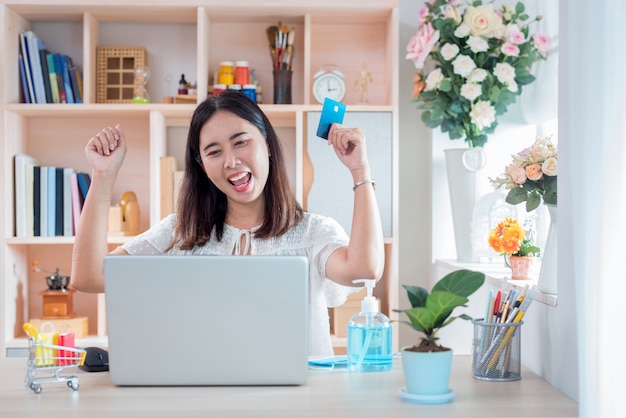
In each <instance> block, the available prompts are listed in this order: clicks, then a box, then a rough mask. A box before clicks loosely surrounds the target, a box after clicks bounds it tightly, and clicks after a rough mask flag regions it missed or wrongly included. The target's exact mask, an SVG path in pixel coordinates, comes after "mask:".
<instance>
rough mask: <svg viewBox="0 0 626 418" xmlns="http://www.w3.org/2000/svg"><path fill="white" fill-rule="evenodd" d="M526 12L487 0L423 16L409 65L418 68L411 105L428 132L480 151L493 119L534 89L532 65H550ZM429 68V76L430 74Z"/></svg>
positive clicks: (440, 1)
mask: <svg viewBox="0 0 626 418" xmlns="http://www.w3.org/2000/svg"><path fill="white" fill-rule="evenodd" d="M524 10H525V8H524V5H523V4H522V3H521V2H518V3H517V5H516V6H515V8H514V9H513V8H510V7H508V6H503V7H502V9H500V10H497V11H496V10H494V9H493V4H491V3H487V4H483V2H482V0H475V1H467V2H465V1H463V0H429V1H428V2H427V3H426V4H425V5H424V7H423V8H422V9H421V10H420V13H419V24H418V28H417V33H416V34H415V36H413V38H412V39H411V41H410V42H409V44H408V46H407V55H406V58H407V59H410V60H412V61H413V62H414V63H415V68H416V69H417V72H416V74H415V77H414V79H413V82H414V84H415V88H414V90H413V99H414V100H415V101H416V102H418V103H419V105H418V108H419V109H423V110H424V112H423V113H422V121H423V122H424V123H425V124H426V126H428V127H429V128H436V127H439V126H440V127H441V130H442V132H447V133H448V135H449V136H450V139H460V138H464V139H465V141H466V142H467V143H468V145H469V146H470V147H482V146H483V145H484V144H485V143H486V142H487V134H490V133H493V131H494V130H495V128H496V126H497V121H496V117H497V116H498V115H502V114H504V112H506V109H507V106H508V105H510V104H512V103H514V102H515V98H516V96H518V95H519V94H521V91H522V86H524V85H526V84H529V83H532V82H533V81H534V79H535V77H534V76H533V75H532V74H531V73H530V68H531V66H532V65H533V63H534V62H535V61H537V60H539V59H545V58H546V56H547V52H548V43H549V42H548V39H547V37H546V36H544V35H542V34H540V33H535V34H534V35H533V36H532V37H531V36H529V28H528V25H529V24H530V23H532V22H534V21H539V20H540V19H541V16H539V17H536V18H535V19H534V20H532V21H530V22H529V23H528V24H527V23H525V22H526V21H528V20H529V17H528V15H526V14H525V12H524ZM427 67H428V68H429V69H428V70H427V69H426V68H427Z"/></svg>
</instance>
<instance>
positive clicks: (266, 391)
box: [0, 356, 578, 418]
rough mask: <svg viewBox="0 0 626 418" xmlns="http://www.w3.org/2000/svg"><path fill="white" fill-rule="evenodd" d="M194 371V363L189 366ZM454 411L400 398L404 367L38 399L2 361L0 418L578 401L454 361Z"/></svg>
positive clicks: (19, 369)
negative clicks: (281, 383) (291, 380)
mask: <svg viewBox="0 0 626 418" xmlns="http://www.w3.org/2000/svg"><path fill="white" fill-rule="evenodd" d="M190 366H192V364H190ZM452 370H453V371H452V378H451V382H450V386H451V388H452V389H453V390H454V391H455V392H456V396H455V398H454V399H453V400H452V402H451V403H449V404H442V405H417V404H412V403H407V402H405V401H403V400H402V399H401V398H400V396H399V395H398V393H397V390H398V388H400V387H401V386H404V380H403V376H402V370H401V360H400V359H396V360H394V369H393V370H392V371H389V372H381V373H348V372H347V371H346V370H345V369H339V370H334V371H321V370H312V371H311V373H310V375H309V379H308V382H307V384H306V385H304V386H291V387H116V386H114V385H112V384H111V382H110V380H109V376H108V373H106V372H101V373H85V372H82V371H80V370H78V369H76V368H70V369H66V370H64V372H69V373H72V374H76V375H77V376H78V377H79V383H80V388H79V390H78V391H76V392H74V391H72V390H71V389H70V388H68V387H67V386H66V385H65V383H55V384H47V385H43V386H42V387H43V391H42V393H41V394H39V395H37V394H35V393H34V392H33V391H32V390H30V389H29V388H27V387H25V386H24V378H25V376H26V359H25V358H19V359H17V358H3V359H0V416H2V417H11V418H19V417H39V416H40V417H46V418H55V417H63V418H68V417H90V418H94V417H109V416H111V417H130V416H133V417H144V416H150V417H172V418H173V417H176V418H178V417H187V416H195V417H199V416H206V417H208V416H211V417H272V418H275V417H290V418H291V417H324V418H331V417H346V418H348V417H349V418H352V417H376V418H386V417H394V418H401V417H420V418H428V417H437V418H445V417H481V418H486V417H575V416H577V415H578V407H577V405H576V403H575V402H573V401H572V400H570V399H569V398H567V397H566V396H565V395H563V394H562V393H561V392H559V391H558V390H556V389H555V388H553V387H552V386H550V385H549V384H548V383H547V382H545V381H544V380H543V379H541V378H539V377H537V376H536V375H534V374H532V373H531V372H530V371H528V370H527V369H523V370H522V379H521V380H518V381H514V382H500V383H497V382H485V381H480V380H476V379H474V378H473V377H472V372H471V358H470V357H469V356H455V358H454V363H453V369H452Z"/></svg>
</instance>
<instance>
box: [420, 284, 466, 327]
mask: <svg viewBox="0 0 626 418" xmlns="http://www.w3.org/2000/svg"><path fill="white" fill-rule="evenodd" d="M467 301H468V299H467V298H466V297H464V296H459V295H457V294H454V293H450V292H445V291H433V292H432V293H431V294H430V296H429V297H428V298H427V299H426V308H427V309H429V310H430V312H431V313H432V321H433V322H432V323H431V324H429V326H430V328H438V327H441V326H442V325H443V323H444V321H445V320H446V319H447V318H448V317H449V316H450V314H451V313H452V310H453V309H454V308H456V307H457V306H463V305H465V304H466V303H467Z"/></svg>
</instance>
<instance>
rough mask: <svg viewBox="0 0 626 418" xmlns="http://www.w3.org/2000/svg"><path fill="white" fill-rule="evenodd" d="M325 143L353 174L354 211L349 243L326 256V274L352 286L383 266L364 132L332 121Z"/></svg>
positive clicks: (377, 274)
mask: <svg viewBox="0 0 626 418" xmlns="http://www.w3.org/2000/svg"><path fill="white" fill-rule="evenodd" d="M328 145H329V146H332V147H333V149H334V150H335V153H336V154H337V157H338V158H339V159H340V160H341V162H342V163H343V164H344V165H345V166H346V167H347V168H348V169H349V170H350V173H351V175H352V180H353V183H354V184H353V190H352V191H350V192H352V193H353V194H354V211H353V214H352V230H351V233H350V241H349V244H348V246H347V247H342V248H339V249H338V250H336V251H335V252H334V253H333V254H332V255H331V256H330V257H329V258H328V261H327V263H326V277H328V278H329V279H331V280H333V281H335V282H337V283H340V284H343V285H346V286H354V284H353V283H352V281H353V280H356V279H375V280H379V279H380V278H381V277H382V274H383V269H384V266H385V250H384V240H383V230H382V224H381V220H380V213H379V210H378V204H377V202H376V194H375V183H374V179H373V178H372V173H371V172H370V166H369V162H368V159H367V150H366V143H365V135H364V134H363V131H361V129H359V128H348V127H345V126H343V125H338V124H333V125H332V127H331V129H330V132H329V134H328ZM346 192H348V190H346Z"/></svg>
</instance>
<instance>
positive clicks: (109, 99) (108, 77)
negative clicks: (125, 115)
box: [96, 46, 147, 103]
mask: <svg viewBox="0 0 626 418" xmlns="http://www.w3.org/2000/svg"><path fill="white" fill-rule="evenodd" d="M96 56H97V63H96V71H97V75H98V77H97V92H96V102H97V103H132V102H133V95H134V87H135V68H137V67H143V66H145V65H147V54H146V49H145V48H143V47H136V46H99V47H97V48H96Z"/></svg>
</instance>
